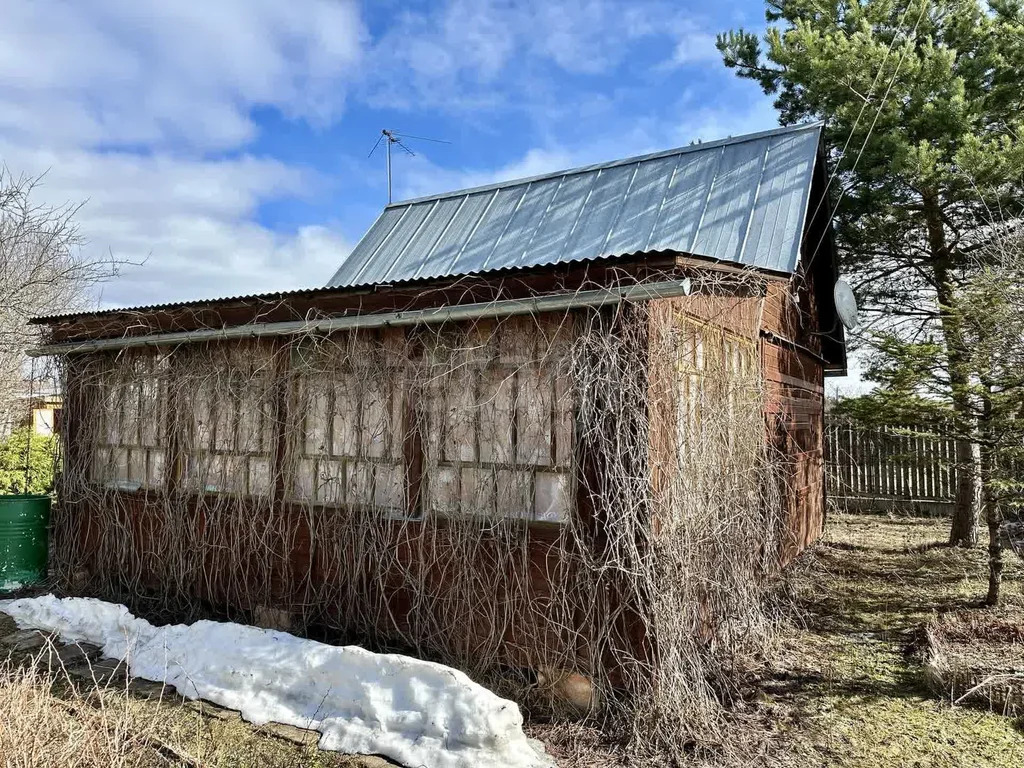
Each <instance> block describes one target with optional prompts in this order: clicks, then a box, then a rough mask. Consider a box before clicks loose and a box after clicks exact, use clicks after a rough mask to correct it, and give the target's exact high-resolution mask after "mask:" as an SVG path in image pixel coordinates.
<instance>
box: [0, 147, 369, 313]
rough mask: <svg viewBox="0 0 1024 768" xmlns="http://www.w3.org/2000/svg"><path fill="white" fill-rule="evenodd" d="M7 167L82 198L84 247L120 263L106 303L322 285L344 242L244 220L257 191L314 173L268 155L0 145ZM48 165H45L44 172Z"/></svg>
mask: <svg viewBox="0 0 1024 768" xmlns="http://www.w3.org/2000/svg"><path fill="white" fill-rule="evenodd" d="M0 154H2V156H3V157H5V158H6V159H7V162H8V163H9V164H10V165H12V167H17V168H19V169H21V170H22V171H24V172H26V173H30V174H37V173H43V172H44V171H45V172H46V175H45V177H44V179H43V182H42V184H41V185H40V186H39V188H38V189H37V193H38V198H39V200H41V201H47V202H50V203H52V204H62V203H64V202H67V201H79V200H84V201H85V204H84V206H83V207H82V209H81V211H80V213H79V215H78V221H79V223H80V227H81V234H82V236H83V238H84V239H85V241H86V243H85V246H84V247H85V248H86V249H88V251H90V253H91V255H93V256H104V255H106V254H108V253H109V255H110V256H112V257H113V258H114V259H115V260H117V261H128V262H142V261H145V264H144V265H143V266H125V267H124V268H123V269H122V274H121V276H120V277H119V278H118V279H116V280H115V281H113V282H111V283H109V284H108V285H106V286H105V287H104V292H103V301H104V302H105V303H107V304H118V305H126V304H133V305H134V304H145V303H160V302H164V301H178V300H184V299H189V298H204V297H205V298H209V297H215V296H224V295H238V294H243V293H251V292H259V291H269V290H286V289H291V288H300V287H307V286H311V285H322V284H323V283H325V282H326V281H327V279H328V278H329V277H330V275H331V273H332V272H333V270H334V269H335V268H336V267H337V266H338V264H340V263H341V261H342V259H343V258H344V256H345V255H346V254H347V253H348V250H349V245H348V244H347V243H346V242H345V240H344V239H343V238H342V237H341V236H340V235H339V234H338V233H336V232H334V231H332V230H330V229H328V228H326V227H320V226H318V227H305V228H302V229H300V230H299V231H298V232H297V233H295V234H294V235H288V234H279V233H275V232H273V231H271V230H269V229H267V228H265V227H262V226H260V225H259V224H257V223H255V222H254V220H253V217H254V213H255V211H256V209H257V207H258V206H259V204H260V202H261V201H263V200H265V199H279V198H282V197H289V196H298V195H303V194H310V193H313V192H315V191H316V189H317V186H318V185H317V180H316V179H315V178H311V177H310V175H309V174H308V173H303V172H300V171H298V170H296V169H294V168H290V167H288V166H286V165H284V164H282V163H279V162H277V161H274V160H267V159H259V158H252V157H241V158H238V159H231V160H185V159H181V158H176V157H168V156H165V155H156V156H152V157H140V156H137V155H131V154H125V153H120V154H119V153H96V152H90V151H88V150H81V149H64V150H25V149H20V148H18V147H14V146H11V145H10V144H5V143H0ZM47 169H48V170H47Z"/></svg>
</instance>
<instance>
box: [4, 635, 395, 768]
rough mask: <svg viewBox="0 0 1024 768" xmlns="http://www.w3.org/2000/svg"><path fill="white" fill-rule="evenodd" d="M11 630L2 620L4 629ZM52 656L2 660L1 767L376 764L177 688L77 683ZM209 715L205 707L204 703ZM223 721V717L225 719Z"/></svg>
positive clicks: (343, 767) (324, 767)
mask: <svg viewBox="0 0 1024 768" xmlns="http://www.w3.org/2000/svg"><path fill="white" fill-rule="evenodd" d="M11 629H12V626H11V622H10V621H9V620H8V619H7V617H2V618H0V635H2V634H5V633H7V632H9V631H10V630H11ZM46 657H47V653H46V651H45V650H44V651H43V652H37V653H36V654H34V655H24V654H22V655H18V654H14V655H12V656H11V657H9V658H7V659H6V660H4V661H3V662H2V663H0V766H2V767H3V768H51V767H52V768H58V767H59V768H151V767H153V768H156V767H165V766H184V767H186V768H292V767H293V766H313V767H315V768H371V767H372V766H378V767H383V766H387V765H391V764H390V763H387V762H386V761H383V760H381V759H379V758H362V757H352V756H345V755H338V754H335V753H330V752H320V751H318V750H317V748H316V746H315V744H314V745H308V746H299V745H297V744H292V743H290V742H287V741H283V740H281V739H278V738H274V737H272V736H270V735H268V734H267V733H266V732H265V731H264V730H262V729H258V728H254V727H253V726H251V725H249V724H248V723H245V722H243V721H242V720H241V719H240V718H238V717H237V716H224V715H223V714H222V716H221V717H210V716H208V715H204V714H202V713H200V712H199V711H198V710H197V708H195V705H193V704H191V703H187V702H185V701H184V700H183V699H181V698H180V697H178V696H176V695H174V694H173V693H168V694H166V695H164V696H162V697H156V698H151V699H149V698H143V697H140V696H138V695H136V693H134V692H132V691H130V690H129V689H128V687H127V685H126V683H125V681H124V680H117V678H115V679H114V680H112V681H111V682H109V683H106V684H104V683H101V682H96V681H95V680H92V681H90V680H84V681H83V680H81V679H78V678H75V677H73V676H72V675H70V674H69V673H68V672H67V671H66V670H64V669H63V668H62V667H61V666H60V665H59V664H51V663H49V662H48V661H47V659H46ZM207 712H209V710H207ZM222 718H223V719H222Z"/></svg>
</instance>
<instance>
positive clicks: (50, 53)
mask: <svg viewBox="0 0 1024 768" xmlns="http://www.w3.org/2000/svg"><path fill="white" fill-rule="evenodd" d="M364 36H365V33H364V30H363V25H362V22H361V21H360V19H359V12H358V7H357V6H356V5H355V3H353V2H329V1H328V0H294V1H293V2H288V3H282V2H279V1H277V0H217V2H204V3H196V2H148V3H146V2H138V0H94V1H85V2H75V3H66V2H58V1H57V0H36V1H35V2H31V3H8V4H6V5H5V8H4V18H3V24H2V25H0V130H3V132H4V133H5V134H6V135H12V134H14V135H21V136H23V137H26V138H32V137H34V138H36V139H38V138H39V137H40V136H42V137H45V138H47V139H48V140H50V141H60V142H64V143H70V144H75V145H79V146H81V145H97V144H98V145H107V146H109V145H111V144H131V143H135V144H146V145H154V144H156V145H161V144H178V145H185V146H188V147H189V148H193V149H195V148H214V149H216V148H229V147H233V146H236V145H238V144H240V143H242V142H244V141H246V140H248V139H251V138H252V136H253V132H254V128H253V124H252V121H251V119H250V117H249V112H250V110H251V109H252V108H253V107H254V106H261V105H262V106H272V107H276V108H278V109H280V110H281V111H282V112H284V113H285V114H287V115H289V116H294V117H301V118H307V119H318V120H326V119H330V118H332V117H334V116H336V115H337V114H338V113H339V111H340V109H341V108H342V106H343V104H344V98H345V91H346V89H345V87H344V85H345V83H344V80H343V79H344V77H345V76H346V74H349V73H351V72H352V71H354V69H355V67H356V66H357V65H358V62H359V58H360V54H361V48H362V43H363V40H364Z"/></svg>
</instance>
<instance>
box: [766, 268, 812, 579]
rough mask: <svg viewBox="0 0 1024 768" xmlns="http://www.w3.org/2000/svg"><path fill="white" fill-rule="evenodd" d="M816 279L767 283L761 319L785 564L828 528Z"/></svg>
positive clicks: (768, 415) (771, 441) (767, 407)
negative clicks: (779, 466)
mask: <svg viewBox="0 0 1024 768" xmlns="http://www.w3.org/2000/svg"><path fill="white" fill-rule="evenodd" d="M816 295H817V293H816V291H815V285H814V280H813V275H809V276H807V277H806V278H802V277H795V278H794V280H793V281H791V282H789V283H778V282H773V283H768V284H767V285H766V291H765V298H764V307H763V311H762V316H761V365H762V371H763V374H764V378H765V397H766V402H765V410H766V420H767V429H768V439H769V442H770V444H771V445H772V446H774V448H775V449H776V450H777V451H778V452H779V455H780V456H781V457H782V459H783V482H784V487H783V489H782V492H783V495H784V500H785V512H784V514H785V520H786V523H785V528H786V531H787V535H786V537H785V540H784V543H783V559H784V561H786V562H788V561H790V560H792V559H793V558H795V557H796V556H797V555H798V554H799V553H800V552H801V551H803V550H804V549H805V548H806V547H808V546H810V545H811V544H812V543H813V542H814V541H816V540H817V538H818V537H819V536H820V535H821V533H822V530H823V528H824V523H825V460H824V431H825V430H824V426H825V370H824V360H823V359H822V356H821V350H822V345H821V338H822V336H821V335H820V333H819V325H818V308H817V299H816Z"/></svg>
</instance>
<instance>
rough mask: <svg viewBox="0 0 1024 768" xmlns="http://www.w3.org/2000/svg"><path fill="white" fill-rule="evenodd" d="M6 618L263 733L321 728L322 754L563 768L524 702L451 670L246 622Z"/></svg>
mask: <svg viewBox="0 0 1024 768" xmlns="http://www.w3.org/2000/svg"><path fill="white" fill-rule="evenodd" d="M0 611H3V612H5V613H7V614H9V615H10V616H11V617H12V618H13V619H14V620H15V622H17V624H18V626H19V627H21V628H23V629H29V628H35V629H41V630H46V631H49V632H54V633H56V634H57V635H59V636H60V638H61V640H63V641H65V642H88V643H92V644H94V645H98V646H102V648H103V652H104V653H105V654H106V655H108V656H112V657H116V658H118V659H124V660H126V662H127V663H128V666H129V668H130V670H131V674H132V675H133V676H135V677H142V678H145V679H147V680H154V681H161V682H165V683H167V684H168V685H172V686H174V688H175V689H177V691H178V692H179V693H180V694H181V695H182V696H185V697H186V698H189V699H196V698H200V699H205V700H207V701H211V702H214V703H215V704H220V705H221V706H224V707H229V708H231V709H237V710H239V711H240V712H241V713H242V717H244V718H245V719H246V720H248V721H250V722H252V723H255V724H257V725H260V724H263V723H267V722H277V723H285V724H287V725H295V726H298V727H301V728H311V729H315V730H317V731H319V732H320V734H321V737H320V747H321V748H322V749H329V750H335V751H339V752H347V753H351V754H378V755H384V756H386V757H389V758H391V759H393V760H396V761H397V762H400V763H403V764H405V765H408V766H426V767H427V768H489V767H490V766H493V767H494V768H518V767H519V766H522V767H523V768H533V767H534V766H538V767H539V766H550V765H553V763H552V762H551V761H550V760H549V759H547V758H545V757H543V756H541V755H540V754H539V753H538V751H537V750H536V749H535V748H534V747H533V746H532V745H531V742H530V741H529V740H528V739H527V738H526V736H525V734H524V733H523V729H522V724H523V720H522V716H521V714H520V713H519V708H518V707H517V706H516V704H515V703H514V702H511V701H507V700H505V699H502V698H499V697H498V696H496V695H495V694H494V693H492V692H491V691H489V690H487V689H486V688H484V687H482V686H480V685H477V684H476V683H474V682H473V681H472V680H470V679H469V678H468V677H467V676H466V675H465V674H463V673H462V672H459V671H458V670H455V669H451V668H450V667H446V666H444V665H441V664H434V663H431V662H427V661H420V660H418V659H413V658H409V657H407V656H399V655H395V654H377V653H371V652H370V651H367V650H364V649H363V648H358V647H356V646H346V647H338V646H332V645H325V644H323V643H317V642H314V641H312V640H304V639H302V638H299V637H295V636H294V635H289V634H287V633H285V632H277V631H274V630H268V629H259V628H257V627H248V626H243V625H241V624H230V623H222V622H215V621H197V622H196V623H195V624H191V625H173V626H166V627H154V626H153V625H152V624H150V623H149V622H148V621H146V620H145V619H139V618H136V617H135V616H133V615H132V614H131V613H129V612H128V609H127V608H125V607H124V606H123V605H115V604H113V603H106V602H103V601H101V600H95V599H92V598H75V597H70V598H64V599H60V598H56V597H54V596H53V595H46V596H44V597H35V598H28V599H22V600H7V601H0Z"/></svg>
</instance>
